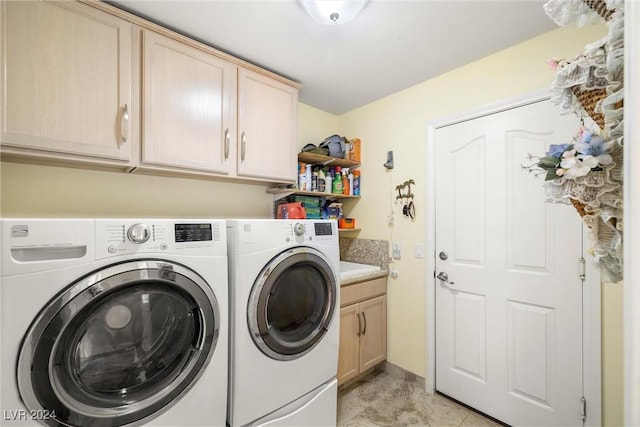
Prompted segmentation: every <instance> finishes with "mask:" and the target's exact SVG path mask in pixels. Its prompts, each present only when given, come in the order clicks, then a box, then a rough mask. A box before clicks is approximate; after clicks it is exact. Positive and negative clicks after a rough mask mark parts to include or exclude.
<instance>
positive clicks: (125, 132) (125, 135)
mask: <svg viewBox="0 0 640 427" xmlns="http://www.w3.org/2000/svg"><path fill="white" fill-rule="evenodd" d="M120 131H121V133H122V143H123V144H126V143H127V140H128V139H129V106H128V105H127V104H124V107H123V109H122V119H121V122H120Z"/></svg>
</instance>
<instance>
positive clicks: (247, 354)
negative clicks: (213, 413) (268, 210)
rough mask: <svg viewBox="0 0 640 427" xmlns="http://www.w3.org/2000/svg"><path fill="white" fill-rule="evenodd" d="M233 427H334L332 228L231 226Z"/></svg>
mask: <svg viewBox="0 0 640 427" xmlns="http://www.w3.org/2000/svg"><path fill="white" fill-rule="evenodd" d="M227 235H228V242H229V252H228V254H229V298H230V300H229V306H230V311H231V316H230V319H231V332H230V335H229V345H230V348H231V351H230V359H229V396H228V398H229V409H228V410H227V422H228V424H229V425H230V426H231V427H235V426H244V425H281V426H284V425H288V426H314V425H321V426H327V425H335V423H336V404H337V402H336V401H337V380H336V373H337V367H338V345H339V333H340V331H339V319H340V315H339V307H340V304H339V286H340V285H339V271H340V270H339V262H340V260H339V258H340V254H339V248H338V228H337V224H336V222H335V221H311V220H229V221H227Z"/></svg>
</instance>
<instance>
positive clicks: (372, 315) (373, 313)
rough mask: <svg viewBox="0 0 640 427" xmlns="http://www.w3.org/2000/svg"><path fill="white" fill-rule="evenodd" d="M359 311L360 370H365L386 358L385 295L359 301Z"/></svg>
mask: <svg viewBox="0 0 640 427" xmlns="http://www.w3.org/2000/svg"><path fill="white" fill-rule="evenodd" d="M360 311H361V313H362V318H363V325H362V333H361V334H360V371H365V370H367V369H369V368H371V367H373V366H375V365H377V364H378V363H380V362H382V361H383V360H385V359H386V358H387V296H386V295H383V296H379V297H377V298H372V299H370V300H366V301H363V302H361V303H360Z"/></svg>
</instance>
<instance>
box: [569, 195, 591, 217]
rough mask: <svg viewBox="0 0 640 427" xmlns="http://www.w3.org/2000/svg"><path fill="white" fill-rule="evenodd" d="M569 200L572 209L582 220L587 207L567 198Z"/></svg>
mask: <svg viewBox="0 0 640 427" xmlns="http://www.w3.org/2000/svg"><path fill="white" fill-rule="evenodd" d="M569 200H570V201H571V204H572V205H573V207H574V208H576V210H577V211H578V213H579V214H580V218H584V216H585V215H586V214H587V210H586V208H587V205H585V204H583V203H581V202H580V201H578V200H575V199H572V198H569Z"/></svg>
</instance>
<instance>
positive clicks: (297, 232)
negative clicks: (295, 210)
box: [293, 222, 304, 236]
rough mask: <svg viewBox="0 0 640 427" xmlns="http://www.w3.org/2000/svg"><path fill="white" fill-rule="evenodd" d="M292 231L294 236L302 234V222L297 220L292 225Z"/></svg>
mask: <svg viewBox="0 0 640 427" xmlns="http://www.w3.org/2000/svg"><path fill="white" fill-rule="evenodd" d="M293 233H294V234H295V235H296V236H304V224H301V223H299V222H297V223H296V224H295V225H294V226H293Z"/></svg>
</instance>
